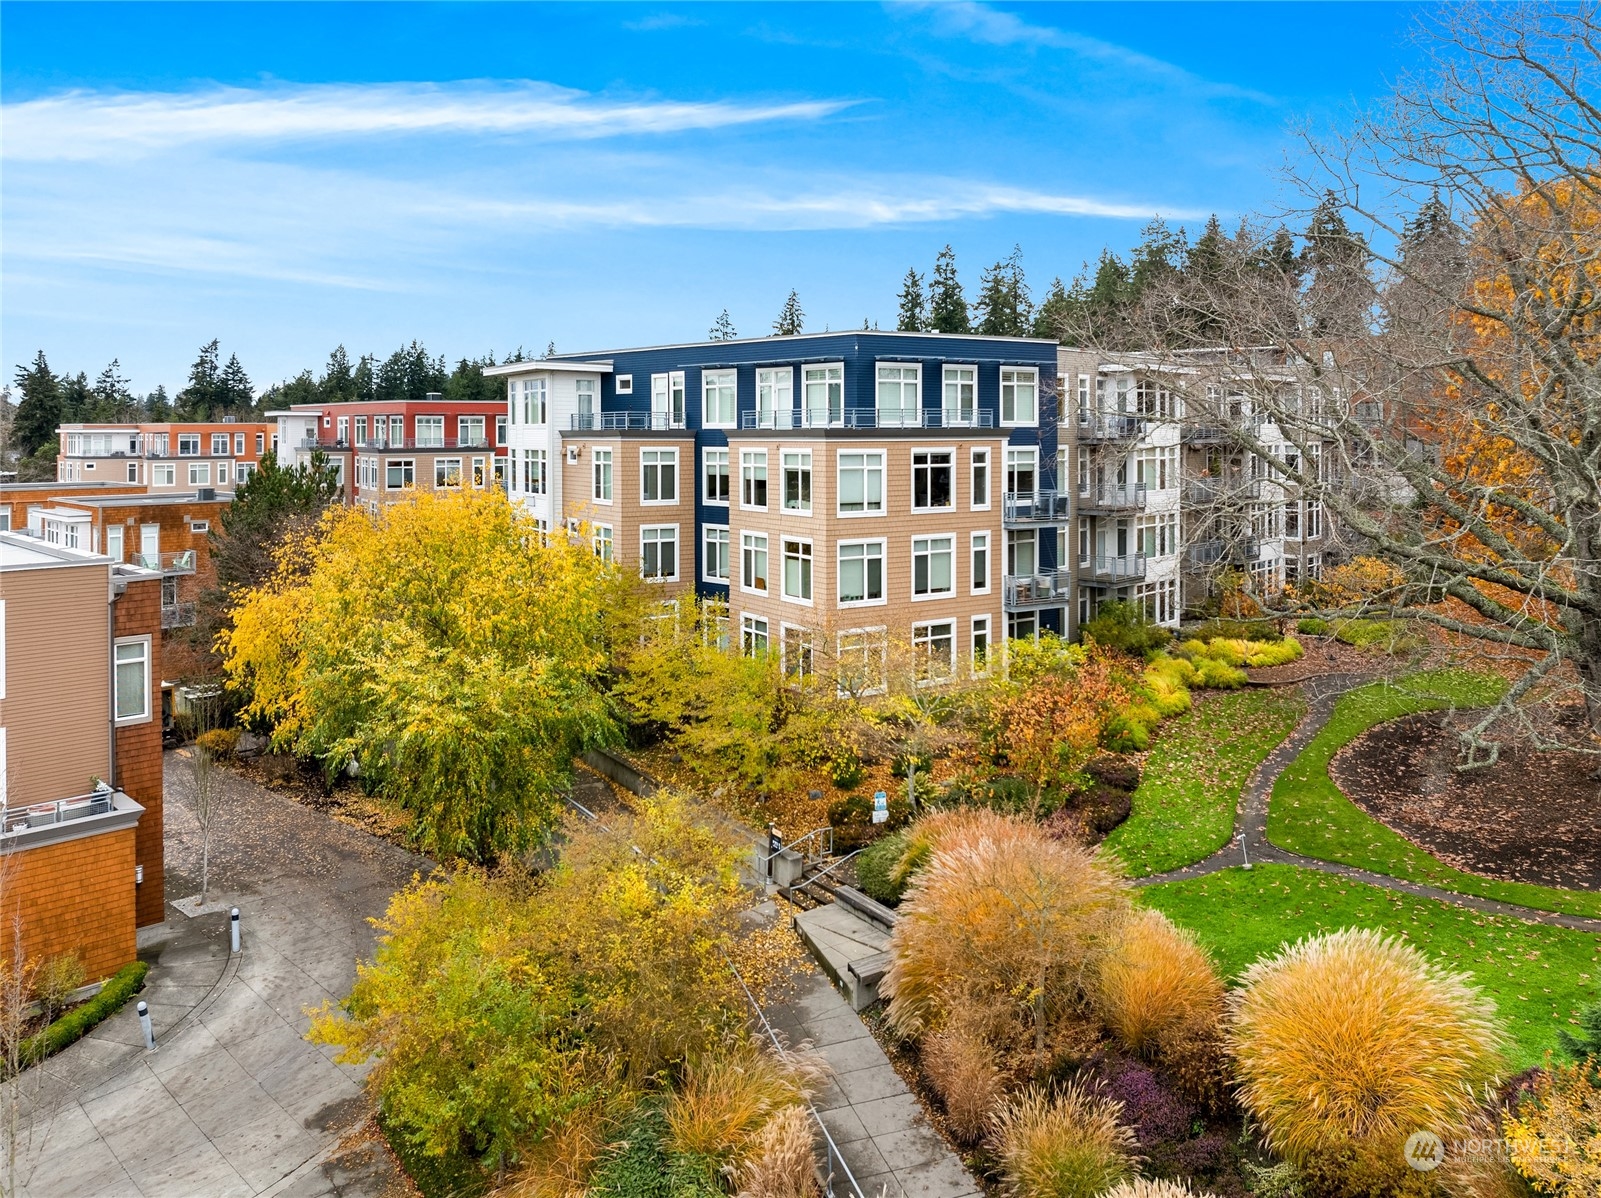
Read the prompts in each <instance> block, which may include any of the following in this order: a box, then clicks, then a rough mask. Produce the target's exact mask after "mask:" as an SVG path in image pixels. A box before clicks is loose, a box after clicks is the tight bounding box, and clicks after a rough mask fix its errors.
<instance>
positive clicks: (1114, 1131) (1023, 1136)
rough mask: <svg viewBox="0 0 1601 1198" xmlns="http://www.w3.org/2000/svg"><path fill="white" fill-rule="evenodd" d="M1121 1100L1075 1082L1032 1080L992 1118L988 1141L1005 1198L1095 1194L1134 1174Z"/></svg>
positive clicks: (1130, 1139) (1131, 1135) (1130, 1136)
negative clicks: (1055, 1085) (1044, 1084)
mask: <svg viewBox="0 0 1601 1198" xmlns="http://www.w3.org/2000/svg"><path fill="white" fill-rule="evenodd" d="M1120 1111H1121V1106H1120V1104H1118V1103H1116V1102H1112V1101H1110V1100H1109V1099H1105V1098H1099V1097H1096V1096H1094V1095H1091V1094H1089V1093H1087V1092H1086V1091H1085V1090H1083V1089H1082V1088H1080V1087H1078V1086H1076V1085H1068V1086H1065V1087H1064V1088H1063V1089H1062V1090H1061V1091H1059V1092H1058V1093H1056V1094H1054V1095H1052V1094H1050V1093H1048V1092H1047V1091H1046V1090H1044V1089H1042V1088H1040V1087H1038V1086H1031V1087H1030V1088H1029V1089H1028V1090H1026V1091H1024V1093H1023V1094H1022V1096H1021V1097H1019V1098H1018V1099H1017V1100H1016V1101H1015V1102H1013V1103H1011V1104H1010V1105H1008V1106H1007V1107H1005V1108H1004V1109H1003V1110H1002V1111H1001V1112H1000V1114H998V1115H997V1116H996V1118H995V1126H994V1132H993V1134H992V1145H993V1147H994V1150H995V1155H996V1157H997V1158H998V1159H999V1161H1000V1165H1001V1175H1002V1177H1003V1178H1004V1179H1005V1192H1006V1194H1007V1196H1008V1198H1096V1196H1097V1195H1100V1194H1103V1193H1105V1192H1106V1191H1107V1190H1108V1189H1110V1188H1111V1187H1113V1186H1116V1185H1118V1184H1120V1183H1122V1182H1126V1181H1130V1180H1132V1179H1133V1178H1134V1167H1135V1156H1134V1149H1135V1141H1134V1133H1133V1132H1132V1131H1130V1130H1129V1129H1128V1128H1127V1127H1124V1126H1123V1125H1122V1124H1121V1123H1119V1122H1118V1115H1119V1113H1120Z"/></svg>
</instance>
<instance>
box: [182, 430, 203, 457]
mask: <svg viewBox="0 0 1601 1198" xmlns="http://www.w3.org/2000/svg"><path fill="white" fill-rule="evenodd" d="M199 453H200V434H199V433H179V434H178V456H179V457H185V458H192V457H195V456H196V455H198V454H199Z"/></svg>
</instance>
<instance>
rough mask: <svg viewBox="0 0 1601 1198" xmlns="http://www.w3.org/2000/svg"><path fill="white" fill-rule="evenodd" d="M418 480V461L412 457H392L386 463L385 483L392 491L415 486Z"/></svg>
mask: <svg viewBox="0 0 1601 1198" xmlns="http://www.w3.org/2000/svg"><path fill="white" fill-rule="evenodd" d="M416 482H417V463H416V462H414V461H412V460H411V459H410V458H390V459H389V461H388V462H386V463H385V464H384V485H385V486H386V487H388V488H389V489H390V490H391V491H398V490H399V489H400V488H401V487H410V486H415V485H416Z"/></svg>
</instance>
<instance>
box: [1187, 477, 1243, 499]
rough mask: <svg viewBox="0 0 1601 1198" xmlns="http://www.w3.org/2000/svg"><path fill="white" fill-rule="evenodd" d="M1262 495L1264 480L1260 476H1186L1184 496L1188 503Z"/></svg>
mask: <svg viewBox="0 0 1601 1198" xmlns="http://www.w3.org/2000/svg"><path fill="white" fill-rule="evenodd" d="M1261 497H1262V480H1261V479H1259V478H1228V477H1224V478H1216V477H1202V478H1186V479H1185V480H1184V498H1185V501H1186V502H1187V503H1192V504H1193V503H1217V502H1219V501H1223V500H1229V501H1234V502H1246V501H1249V500H1253V499H1260V498H1261Z"/></svg>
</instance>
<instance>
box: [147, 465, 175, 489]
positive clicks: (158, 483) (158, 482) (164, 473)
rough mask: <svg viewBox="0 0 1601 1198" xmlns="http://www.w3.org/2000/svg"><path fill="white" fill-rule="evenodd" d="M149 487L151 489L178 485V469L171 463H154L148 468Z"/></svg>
mask: <svg viewBox="0 0 1601 1198" xmlns="http://www.w3.org/2000/svg"><path fill="white" fill-rule="evenodd" d="M150 485H151V486H152V487H175V486H177V485H178V467H177V465H176V464H174V463H172V462H155V463H153V464H152V465H151V467H150Z"/></svg>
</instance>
